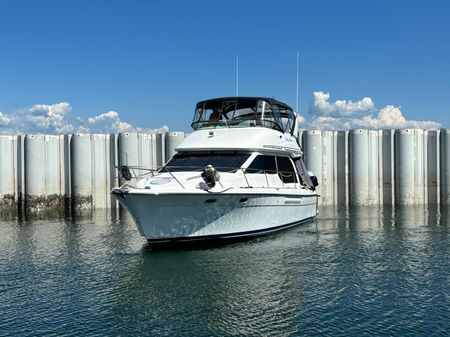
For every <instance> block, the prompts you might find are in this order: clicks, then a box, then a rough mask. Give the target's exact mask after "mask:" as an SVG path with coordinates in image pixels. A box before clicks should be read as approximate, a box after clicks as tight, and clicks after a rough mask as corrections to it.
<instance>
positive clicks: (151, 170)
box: [115, 165, 307, 189]
mask: <svg viewBox="0 0 450 337" xmlns="http://www.w3.org/2000/svg"><path fill="white" fill-rule="evenodd" d="M179 167H180V168H181V167H183V168H186V166H167V165H164V166H161V167H156V168H146V167H141V166H128V168H129V169H130V170H131V171H132V172H133V174H132V179H136V180H139V179H142V178H144V177H145V176H147V175H148V174H152V176H155V173H166V172H167V173H168V174H170V176H171V177H172V178H173V179H174V180H175V181H176V182H177V183H178V184H179V185H180V186H181V187H182V188H183V189H186V187H185V186H184V185H183V184H182V183H181V181H180V180H179V179H178V178H177V177H176V176H175V175H174V173H173V172H172V171H171V170H170V169H169V168H179ZM191 167H192V168H195V167H194V166H191ZM115 168H116V169H119V168H120V166H115ZM162 168H164V169H165V170H166V171H165V172H159V171H160V170H161V169H162ZM227 169H228V170H227ZM201 170H203V167H198V168H197V169H196V170H192V171H190V172H197V171H201ZM251 170H252V169H249V168H233V167H221V170H220V171H219V172H221V173H236V172H237V171H241V172H242V174H243V178H244V180H245V185H246V186H247V188H252V187H254V186H252V185H251V184H250V180H249V178H248V177H247V175H248V174H250V176H251V175H253V174H261V173H264V178H265V180H266V186H258V187H262V188H271V186H270V181H269V178H268V175H270V174H273V175H278V177H279V178H280V180H281V185H282V186H280V187H278V188H283V189H297V188H307V186H306V185H305V184H302V179H301V176H300V174H299V173H298V172H292V171H279V170H277V171H270V170H269V171H267V170H258V171H256V170H254V171H253V172H249V171H251ZM136 171H147V172H146V173H143V174H138V173H137V172H136ZM292 176H296V179H295V180H294V181H293V184H294V186H293V187H292V186H285V184H287V183H285V182H284V179H283V178H290V177H292ZM297 183H298V185H299V186H298V187H297ZM289 184H290V183H289ZM221 185H222V184H221ZM273 187H275V186H273Z"/></svg>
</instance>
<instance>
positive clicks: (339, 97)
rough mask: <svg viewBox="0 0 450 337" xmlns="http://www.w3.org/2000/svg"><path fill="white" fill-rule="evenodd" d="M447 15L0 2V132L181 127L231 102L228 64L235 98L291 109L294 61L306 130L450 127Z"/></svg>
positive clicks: (409, 9)
mask: <svg viewBox="0 0 450 337" xmlns="http://www.w3.org/2000/svg"><path fill="white" fill-rule="evenodd" d="M449 13H450V2H448V1H421V0H416V1H345V0H343V1H234V0H233V1H229V0H227V1H220V2H219V1H211V0H209V1H96V0H91V1H83V0H78V1H71V2H69V1H46V0H41V1H31V0H30V1H20V0H14V1H13V0H11V1H4V0H0V131H1V130H2V128H3V130H9V131H11V130H13V131H14V130H15V131H26V132H31V131H34V129H33V128H34V127H36V130H38V131H42V132H49V133H51V132H52V131H54V129H55V128H56V127H59V129H58V131H59V132H63V131H70V130H72V129H71V128H70V126H76V127H79V126H80V125H81V126H89V125H90V126H91V129H89V127H87V128H86V130H91V131H96V130H97V129H98V128H97V127H103V129H104V130H105V131H108V130H112V131H114V130H121V129H120V125H122V126H125V128H122V129H126V127H127V125H132V126H133V127H134V128H141V129H152V128H159V127H161V126H163V125H167V126H169V128H170V129H171V130H185V131H188V130H189V129H190V126H189V125H190V122H191V119H192V114H193V107H194V104H195V102H196V101H198V100H201V99H205V98H212V97H220V96H229V95H234V94H235V92H236V88H235V81H236V78H235V62H236V56H239V94H240V95H246V96H250V95H258V96H274V97H276V98H278V99H280V100H282V101H285V102H286V103H288V104H290V105H292V106H293V107H295V82H296V74H295V71H296V52H297V51H299V53H300V109H299V110H300V113H301V114H302V116H303V117H304V118H305V122H304V123H305V126H309V127H315V128H331V127H332V126H333V125H339V126H340V127H341V128H345V127H356V126H360V125H369V126H373V127H380V128H381V127H389V126H392V127H410V126H417V127H421V126H423V127H426V126H430V125H431V126H432V127H450V113H449V107H450V43H449V42H450V41H449V39H450V20H448V15H449ZM327 95H328V96H327ZM327 97H328V98H327ZM364 98H368V99H369V100H370V102H368V101H367V99H366V100H365V101H364ZM336 101H337V102H336ZM350 101H351V102H350ZM58 104H59V105H58ZM61 104H62V105H61ZM382 111H384V112H383V113H382V114H383V115H380V113H381V112H382ZM27 116H33V118H32V119H29V118H28V117H27ZM27 118H28V119H27ZM52 118H53V120H52ZM55 118H56V119H55ZM402 118H403V119H402ZM2 120H3V124H2ZM342 121H344V122H343V123H341V122H342ZM410 121H416V122H414V123H416V124H414V123H413V122H411V123H410ZM420 121H431V122H433V123H434V124H430V123H428V124H420ZM39 123H40V124H39ZM58 123H59V124H58ZM61 123H64V125H66V124H67V125H69V127H68V128H66V129H65V128H64V127H63V126H61ZM102 123H103V125H102ZM108 123H110V124H108ZM111 123H115V124H114V125H115V129H114V128H112V127H111ZM120 123H122V124H120ZM327 123H328V124H327ZM339 123H341V124H339ZM389 123H391V124H389ZM58 125H59V126H58ZM108 128H109V129H108ZM99 130H102V129H101V128H100V129H99Z"/></svg>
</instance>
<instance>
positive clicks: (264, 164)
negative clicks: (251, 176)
mask: <svg viewBox="0 0 450 337" xmlns="http://www.w3.org/2000/svg"><path fill="white" fill-rule="evenodd" d="M264 171H265V172H266V173H276V172H277V166H276V163H275V157H274V156H257V157H256V158H255V159H253V161H252V163H251V164H250V165H249V167H248V168H247V170H246V172H247V173H263V172H264Z"/></svg>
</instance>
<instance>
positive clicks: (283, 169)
mask: <svg viewBox="0 0 450 337" xmlns="http://www.w3.org/2000/svg"><path fill="white" fill-rule="evenodd" d="M277 165H278V175H279V176H280V179H281V180H282V181H283V182H284V183H296V182H297V181H298V180H297V176H296V174H295V169H294V166H293V165H292V162H291V160H290V159H289V158H288V157H277Z"/></svg>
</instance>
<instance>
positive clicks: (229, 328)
mask: <svg viewBox="0 0 450 337" xmlns="http://www.w3.org/2000/svg"><path fill="white" fill-rule="evenodd" d="M449 218H450V216H449V215H448V212H447V211H446V210H443V211H442V212H437V210H433V209H431V210H430V209H428V210H426V212H423V210H417V209H411V208H403V209H401V210H392V209H382V210H377V209H372V208H360V209H353V210H334V209H326V208H324V209H322V210H321V215H320V217H319V219H318V220H317V221H316V222H315V223H309V224H305V225H303V226H299V227H297V228H294V229H291V230H288V231H284V232H281V233H279V234H277V235H271V236H267V237H264V238H259V239H256V240H251V241H247V242H243V243H239V244H233V245H229V246H224V247H219V248H215V249H198V250H178V251H161V252H153V251H150V250H148V249H142V247H143V244H144V240H142V238H141V237H140V236H139V234H138V232H137V230H136V228H135V226H134V224H133V223H132V221H131V220H130V219H129V217H128V216H126V215H125V216H123V217H116V216H115V215H113V214H109V213H107V212H103V213H102V212H96V213H95V214H81V215H76V216H73V217H71V218H61V217H56V218H55V217H53V218H51V217H48V218H28V219H27V218H12V219H11V218H9V219H5V220H4V221H3V222H1V223H0V299H1V301H0V335H1V336H127V335H128V336H135V335H152V336H153V335H154V336H156V335H157V336H177V335H179V336H189V335H191V336H211V335H212V336H261V335H264V336H280V335H285V336H290V335H292V336H311V335H313V336H314V335H317V336H340V335H341V336H347V335H355V336H360V335H361V336H364V335H367V336H372V335H376V334H383V335H392V336H395V335H397V336H405V335H414V336H417V335H427V336H429V335H435V336H440V335H445V334H446V333H447V332H448V331H450V314H449V312H450V311H449V310H448V308H449V305H450V291H449V289H450V268H449V267H450V266H449V264H450V262H449V261H450V259H449V257H450V256H449V247H450V245H449V243H450V231H449V226H448V224H449V221H448V220H449Z"/></svg>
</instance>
